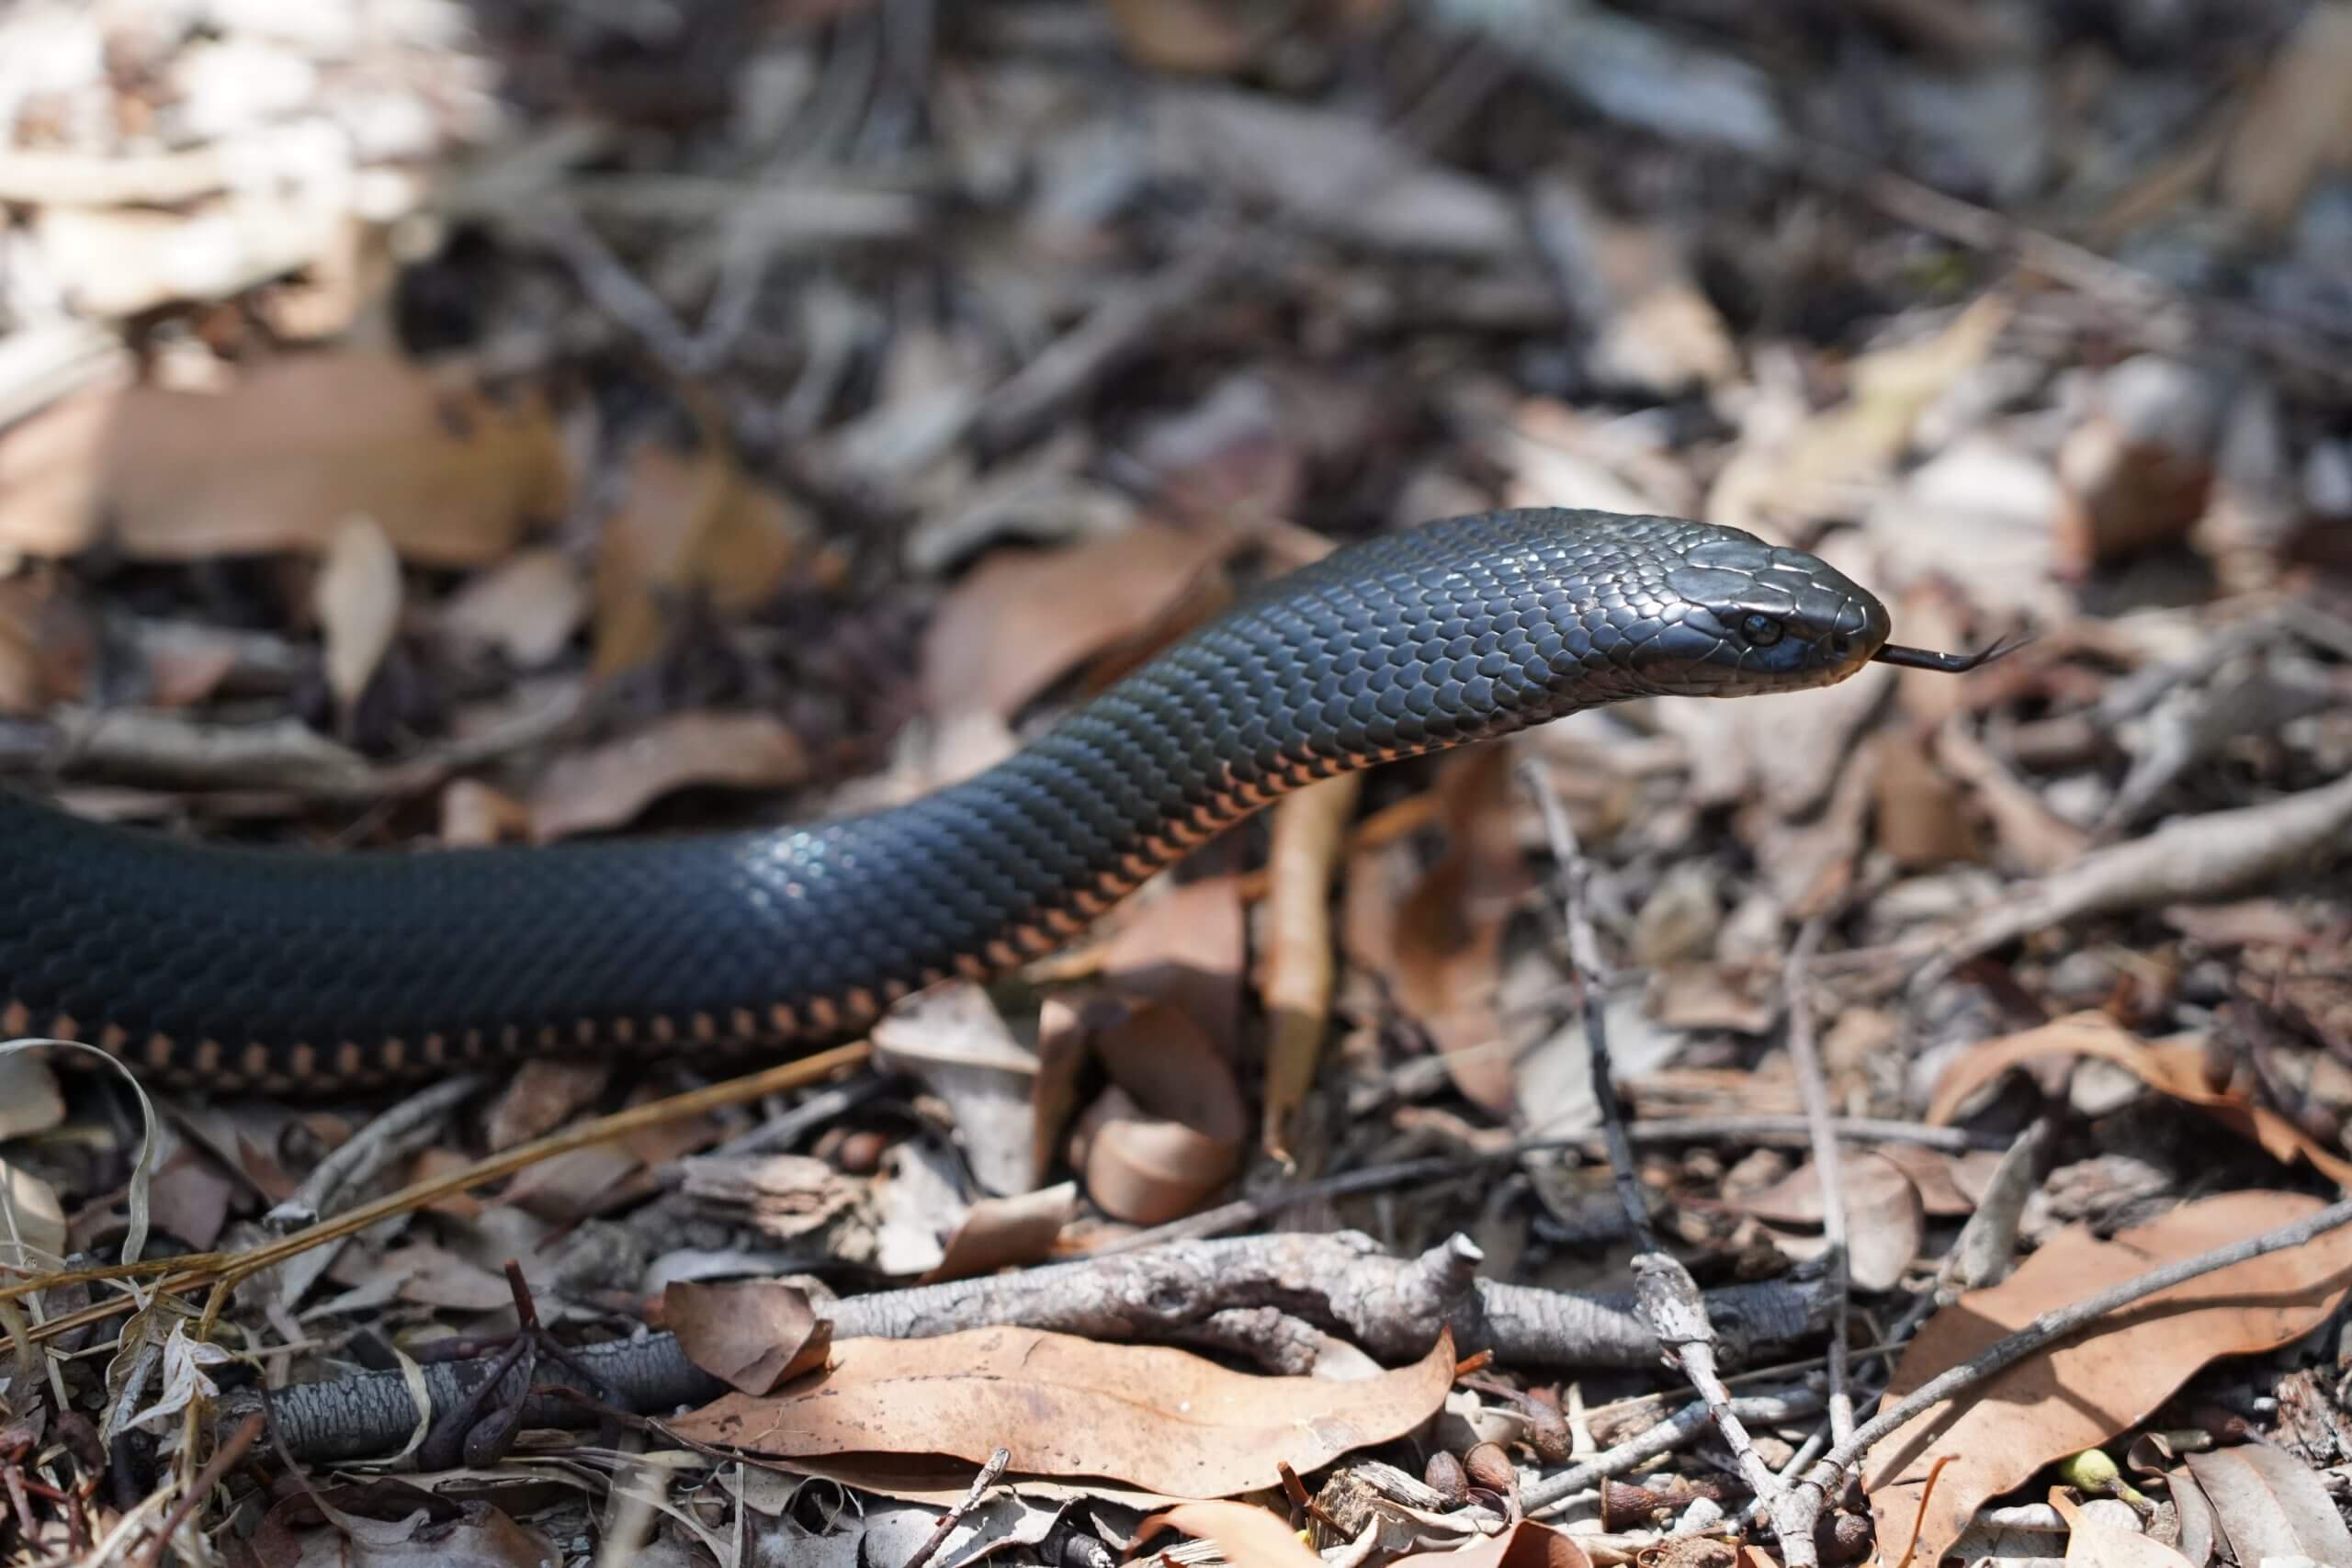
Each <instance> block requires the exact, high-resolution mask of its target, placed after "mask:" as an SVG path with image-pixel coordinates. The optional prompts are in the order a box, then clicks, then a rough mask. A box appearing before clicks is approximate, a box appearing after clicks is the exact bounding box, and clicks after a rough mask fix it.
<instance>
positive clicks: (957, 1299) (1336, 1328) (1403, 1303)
mask: <svg viewBox="0 0 2352 1568" xmlns="http://www.w3.org/2000/svg"><path fill="white" fill-rule="evenodd" d="M1480 1260H1481V1259H1480V1254H1479V1252H1478V1249H1477V1248H1476V1247H1474V1246H1473V1245H1471V1243H1470V1242H1469V1241H1468V1239H1467V1238H1465V1237H1462V1236H1454V1237H1452V1238H1450V1239H1448V1240H1447V1241H1445V1242H1443V1243H1441V1244H1440V1245H1439V1246H1437V1247H1431V1248H1430V1250H1429V1251H1427V1252H1425V1253H1423V1254H1421V1255H1420V1256H1419V1257H1418V1258H1394V1257H1391V1256H1389V1255H1388V1254H1387V1253H1385V1252H1384V1251H1383V1250H1382V1249H1381V1247H1379V1246H1378V1244H1377V1243H1375V1242H1374V1240H1373V1239H1372V1238H1371V1237H1370V1236H1367V1235H1362V1234H1360V1233H1356V1232H1347V1231H1343V1232H1338V1233H1333V1234H1329V1235H1312V1234H1305V1233H1279V1234H1275V1235H1256V1236H1245V1237H1241V1238H1238V1239H1235V1240H1229V1241H1199V1242H1184V1243H1179V1244H1176V1245H1172V1246H1169V1247H1159V1248H1156V1249H1154V1250H1153V1251H1150V1252H1145V1253H1136V1254H1131V1255H1128V1256H1125V1257H1120V1258H1087V1259H1084V1260H1082V1261H1080V1262H1075V1263H1057V1264H1051V1265H1048V1266H1046V1267H1044V1268H1039V1269H1024V1270H1022V1271H1019V1272H1016V1273H1012V1274H1003V1275H989V1276H984V1277H982V1278H979V1279H974V1280H954V1281H951V1282H948V1283H944V1284H937V1285H918V1286H912V1287H909V1288H906V1289H899V1290H885V1291H876V1292H873V1293H871V1294H868V1295H860V1296H851V1297H847V1298H844V1299H842V1300H841V1301H837V1302H833V1303H830V1304H829V1305H827V1306H826V1307H825V1308H824V1309H823V1311H824V1315H825V1316H826V1317H827V1318H828V1319H829V1320H830V1321H831V1323H832V1325H833V1335H834V1337H835V1338H836V1339H851V1338H867V1337H875V1338H895V1339H916V1338H926V1337H935V1336H938V1335H943V1334H953V1333H956V1332H959V1331H961V1330H965V1329H970V1328H981V1327H990V1326H996V1325H1015V1326H1021V1327H1029V1328H1046V1329H1053V1330H1056V1331H1057V1332H1062V1333H1069V1334H1082V1335H1087V1336H1090V1337H1098V1338H1104V1339H1119V1340H1136V1339H1158V1340H1162V1341H1169V1340H1177V1341H1189V1342H1199V1341H1201V1340H1202V1339H1204V1338H1205V1339H1208V1340H1210V1341H1212V1342H1215V1343H1218V1344H1220V1345H1222V1346H1224V1347H1225V1348H1230V1349H1234V1350H1237V1351H1239V1352H1241V1353H1244V1354H1247V1355H1249V1356H1250V1357H1251V1358H1253V1359H1256V1360H1257V1361H1258V1362H1259V1364H1261V1365H1262V1366H1266V1367H1269V1368H1270V1369H1272V1370H1273V1371H1285V1372H1295V1373H1296V1372H1307V1371H1312V1370H1313V1368H1314V1366H1315V1358H1316V1355H1317V1351H1318V1349H1319V1348H1321V1347H1322V1345H1323V1343H1324V1339H1325V1336H1326V1335H1327V1334H1332V1333H1337V1334H1343V1335H1345V1336H1347V1337H1349V1338H1351V1339H1352V1340H1354V1341H1355V1342H1356V1343H1357V1344H1359V1345H1361V1346H1363V1348H1365V1349H1366V1350H1367V1351H1369V1352H1370V1353H1371V1354H1372V1355H1373V1356H1374V1357H1375V1358H1377V1359H1381V1360H1383V1361H1385V1362H1388V1363H1390V1364H1397V1363H1401V1362H1404V1361H1409V1360H1412V1359H1417V1358H1419V1357H1420V1356H1422V1355H1424V1354H1426V1353H1427V1352H1428V1350H1429V1348H1430V1344H1431V1343H1432V1342H1434V1341H1435V1339H1436V1337H1437V1335H1438V1333H1439V1331H1440V1330H1441V1329H1451V1330H1452V1332H1453V1341H1454V1344H1455V1345H1456V1346H1457V1347H1459V1348H1461V1350H1462V1351H1463V1352H1464V1354H1469V1353H1472V1352H1475V1351H1476V1350H1480V1349H1491V1350H1493V1351H1494V1352H1495V1353H1496V1354H1497V1355H1498V1357H1500V1358H1502V1359H1508V1360H1510V1361H1514V1362H1517V1363H1519V1364H1521V1365H1531V1366H1580V1367H1586V1368H1591V1367H1601V1366H1611V1367H1638V1366H1647V1365H1655V1364H1656V1362H1657V1356H1658V1341H1657V1337H1656V1336H1655V1335H1654V1334H1653V1333H1652V1332H1651V1331H1650V1330H1649V1329H1648V1328H1647V1327H1646V1326H1645V1325H1644V1323H1643V1321H1642V1319H1641V1318H1640V1317H1639V1316H1637V1315H1636V1314H1635V1311H1634V1302H1633V1300H1631V1299H1630V1298H1628V1297H1626V1296H1623V1295H1614V1294H1595V1295H1584V1294H1578V1293H1574V1292H1566V1291H1555V1290H1544V1289H1541V1288H1538V1287H1534V1286H1529V1285H1518V1284H1512V1283H1510V1282H1507V1281H1503V1280H1485V1279H1480V1278H1479V1277H1478V1275H1477V1267H1478V1264H1479V1262H1480ZM1821 1305H1822V1303H1821V1302H1820V1300H1819V1299H1818V1297H1817V1296H1816V1295H1815V1293H1814V1292H1813V1291H1812V1289H1811V1288H1810V1287H1809V1286H1807V1285H1804V1284H1803V1283H1799V1282H1792V1281H1787V1280H1777V1281H1771V1282H1768V1283H1760V1284H1754V1285H1736V1286H1732V1287H1729V1288H1727V1289H1724V1290H1723V1291H1720V1292H1716V1293H1715V1294H1714V1295H1713V1297H1711V1298H1710V1299H1709V1303H1708V1310H1709V1311H1710V1312H1711V1313H1712V1314H1713V1317H1714V1319H1715V1321H1716V1323H1717V1324H1718V1325H1721V1329H1722V1332H1723V1334H1724V1338H1725V1340H1726V1342H1727V1344H1728V1345H1729V1347H1730V1349H1731V1353H1733V1354H1736V1355H1739V1356H1742V1357H1744V1358H1745V1357H1752V1356H1754V1355H1755V1354H1757V1353H1758V1352H1760V1351H1762V1350H1764V1349H1765V1348H1767V1347H1770V1346H1777V1345H1787V1344H1792V1343H1794V1342H1796V1341H1798V1340H1800V1339H1803V1338H1805V1337H1809V1336H1811V1335H1814V1334H1816V1333H1818V1332H1819V1331H1820V1329H1821V1326H1822V1317H1821V1310H1820V1309H1821ZM573 1356H574V1358H575V1359H577V1360H578V1361H579V1362H580V1363H581V1364H582V1366H583V1367H586V1368H588V1369H590V1370H592V1371H594V1372H595V1373H596V1374H597V1375H598V1377H599V1378H600V1380H601V1381H603V1382H605V1383H607V1384H609V1385H610V1386H611V1387H612V1389H613V1390H614V1391H615V1394H616V1397H615V1398H614V1399H613V1401H612V1403H614V1404H617V1405H621V1406H623V1407H625V1408H628V1409H629V1410H633V1411H637V1412H639V1413H652V1412H659V1411H668V1410H673V1409H675V1408H676V1407H678V1406H680V1405H685V1404H705V1403H707V1402H708V1401H710V1400H712V1399H716V1398H718V1396H719V1395H720V1394H721V1393H724V1392H725V1385H724V1384H723V1383H721V1382H718V1379H716V1378H713V1377H711V1376H710V1375H709V1374H708V1373H707V1372H704V1371H701V1370H700V1369H698V1368H696V1367H695V1365H694V1364H693V1363H692V1362H691V1361H689V1360H687V1359H686V1358H685V1356H684V1353H683V1352H682V1351H681V1350H680V1349H679V1348H678V1343H677V1341H676V1340H675V1339H674V1338H673V1337H671V1336H669V1335H667V1334H659V1335H647V1336H645V1337H642V1338H637V1339H628V1340H619V1341H614V1342H611V1343H607V1344H602V1345H594V1346H588V1347H584V1348H581V1349H578V1350H576V1351H574V1352H573ZM488 1371H489V1363H488V1362H486V1361H484V1360H482V1359H472V1360H465V1361H445V1362H436V1363H434V1364H431V1365H428V1366H426V1367H425V1368H424V1379H425V1389H426V1393H427V1395H428V1396H429V1397H430V1398H431V1400H432V1402H433V1405H434V1409H435V1411H440V1410H444V1409H447V1408H448V1407H450V1406H451V1405H454V1404H458V1403H459V1402H461V1401H462V1400H463V1399H465V1398H466V1396H467V1395H468V1394H469V1393H471V1392H472V1390H473V1389H474V1387H475V1386H476V1385H477V1384H479V1383H480V1382H482V1381H483V1379H484V1378H485V1377H486V1376H487V1375H488ZM543 1381H546V1382H568V1381H570V1380H569V1379H566V1378H563V1377H561V1376H559V1375H557V1374H556V1373H555V1372H554V1371H552V1370H550V1371H549V1372H548V1375H547V1377H546V1378H545V1380H543ZM525 1393H526V1391H525V1390H524V1389H523V1388H522V1387H521V1386H520V1384H519V1382H518V1381H517V1380H515V1379H514V1378H513V1377H512V1376H509V1377H508V1378H507V1379H505V1380H504V1386H503V1387H502V1389H501V1396H502V1398H503V1399H506V1400H509V1401H519V1400H521V1399H522V1398H523V1396H524V1394H525ZM273 1404H274V1405H275V1407H276V1411H277V1422H278V1425H279V1427H280V1428H281V1429H282V1430H283V1431H284V1432H285V1434H286V1437H287V1440H288V1443H289V1444H291V1445H292V1447H293V1449H294V1450H295V1451H296V1452H298V1453H300V1455H302V1456H303V1457H304V1458H306V1459H310V1460H314V1461H342V1460H350V1459H357V1458H360V1457H363V1456H366V1455H370V1454H375V1453H379V1452H384V1451H388V1450H390V1449H394V1448H397V1447H398V1446H399V1445H400V1444H401V1442H402V1441H404V1440H406V1438H407V1437H408V1435H409V1434H410V1433H411V1432H412V1431H413V1430H414V1429H415V1427H416V1421H417V1412H416V1407H415V1405H414V1404H413V1403H412V1401H411V1398H410V1394H409V1389H408V1384H407V1383H406V1382H405V1381H404V1380H403V1378H402V1376H401V1373H399V1372H396V1371H387V1372H364V1373H360V1374H358V1375H356V1376H354V1377H348V1378H342V1379H338V1380H335V1381H334V1382H315V1383H302V1384H298V1385H296V1386H294V1387H291V1388H287V1389H282V1390H279V1391H278V1392H277V1393H276V1394H275V1395H274V1396H273ZM529 1419H530V1420H531V1421H532V1422H534V1423H537V1424H544V1425H548V1426H563V1425H576V1424H578V1422H579V1416H578V1413H576V1412H572V1411H568V1410H565V1409H563V1408H560V1406H559V1405H558V1404H557V1402H555V1401H552V1400H538V1399H534V1400H532V1401H531V1404H530V1413H529Z"/></svg>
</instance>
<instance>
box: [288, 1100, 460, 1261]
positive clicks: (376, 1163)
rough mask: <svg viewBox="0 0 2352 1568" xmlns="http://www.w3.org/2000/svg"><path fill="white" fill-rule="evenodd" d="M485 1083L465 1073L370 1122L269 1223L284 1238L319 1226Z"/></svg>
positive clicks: (324, 1162)
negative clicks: (324, 1214) (412, 1137)
mask: <svg viewBox="0 0 2352 1568" xmlns="http://www.w3.org/2000/svg"><path fill="white" fill-rule="evenodd" d="M482 1082H483V1079H482V1077H481V1075H480V1074H477V1073H460V1074H458V1076H457V1077H453V1078H445V1079H444V1080H442V1081H441V1082H439V1083H436V1084H434V1085H432V1086H431V1087H429V1088H427V1089H423V1090H420V1091H419V1092H417V1093H415V1094H413V1095H411V1096H410V1097H409V1098H408V1099H406V1100H401V1102H400V1103H399V1104H397V1105H395V1106H392V1107H391V1108H390V1109H389V1110H387V1111H383V1112H382V1113H380V1114H379V1115H377V1116H374V1117H372V1118H370V1119H369V1120H368V1124H367V1125H366V1126H364V1127H362V1128H361V1129H360V1130H359V1131H358V1132H357V1133H356V1134H353V1135H352V1138H351V1141H350V1142H349V1143H347V1144H345V1145H343V1146H342V1147H340V1148H338V1149H336V1150H334V1152H333V1153H332V1154H330V1155H328V1156H327V1157H326V1158H324V1159H322V1160H321V1161H319V1163H318V1167H317V1168H316V1169H314V1170H312V1171H311V1174H310V1175H309V1176H307V1177H304V1178H303V1179H302V1185H300V1187H297V1188H296V1189H295V1190H293V1192H292V1193H291V1194H289V1195H288V1197H287V1198H286V1200H285V1201H283V1202H281V1203H278V1204H277V1205H276V1206H274V1207H273V1208H271V1210H270V1211H269V1213H267V1214H266V1215H264V1216H263V1220H264V1223H265V1224H268V1225H269V1226H270V1228H271V1229H273V1230H275V1231H277V1233H278V1234H279V1235H285V1234H286V1233H288V1232H289V1231H292V1230H295V1229H298V1228H300V1226H303V1225H309V1224H317V1223H318V1219H319V1214H320V1212H321V1211H322V1210H323V1209H325V1208H326V1207H327V1206H328V1205H329V1204H331V1203H333V1202H334V1201H335V1199H336V1198H337V1197H339V1196H341V1194H342V1193H343V1191H344V1190H345V1189H346V1188H351V1187H357V1186H359V1185H361V1184H362V1183H364V1182H366V1181H367V1180H368V1179H369V1178H370V1177H372V1176H374V1175H375V1174H376V1172H378V1171H379V1170H381V1169H382V1168H384V1165H385V1164H386V1162H388V1161H389V1160H390V1159H391V1158H393V1157H394V1156H396V1155H398V1154H399V1153H400V1152H401V1147H400V1145H401V1144H402V1142H403V1140H405V1139H406V1137H407V1136H408V1134H411V1133H413V1132H417V1131H420V1130H424V1129H429V1128H433V1127H435V1126H437V1125H438V1124H439V1122H440V1120H441V1118H442V1116H443V1115H445V1114H446V1113H447V1112H448V1111H452V1110H454V1109H455V1108H456V1107H457V1106H458V1104H459V1103H460V1102H462V1101H463V1100H466V1099H468V1098H469V1096H471V1095H472V1093H473V1092H474V1090H475V1089H479V1088H481V1085H482Z"/></svg>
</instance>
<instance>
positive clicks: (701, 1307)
mask: <svg viewBox="0 0 2352 1568" xmlns="http://www.w3.org/2000/svg"><path fill="white" fill-rule="evenodd" d="M662 1325H663V1326H665V1327H667V1328H668V1329H669V1330H670V1332H671V1333H673V1334H674V1335H676V1336H677V1337H678V1348H680V1349H681V1350H684V1352H685V1353H686V1359H688V1360H690V1361H692V1362H693V1363H694V1364H695V1366H697V1367H700V1368H701V1369H702V1370H703V1371H707V1372H708V1373H709V1374H710V1375H711V1376H712V1377H715V1378H717V1379H718V1380H719V1381H720V1382H724V1383H725V1384H727V1385H728V1387H729V1388H733V1389H739V1390H741V1392H743V1393H750V1394H764V1393H771V1392H773V1391H774V1390H775V1389H777V1388H780V1387H782V1386H783V1385H784V1384H786V1383H787V1382H791V1381H792V1380H793V1379H794V1378H797V1377H798V1376H800V1375H801V1374H802V1373H804V1372H812V1371H816V1370H817V1369H818V1368H820V1367H821V1366H823V1365H824V1364H825V1357H826V1355H827V1354H828V1353H829V1352H830V1351H831V1348H832V1344H833V1325H832V1320H831V1318H820V1317H819V1316H818V1315H817V1313H816V1309H815V1308H813V1307H811V1306H810V1305H809V1296H808V1292H805V1291H800V1290H797V1289H795V1288H794V1287H793V1286H790V1285H787V1284H786V1283H784V1282H783V1281H782V1280H729V1281H727V1282H726V1283H723V1284H693V1283H686V1282H684V1281H680V1282H676V1283H673V1284H672V1285H670V1286H669V1288H668V1289H666V1290H664V1291H663V1292H662Z"/></svg>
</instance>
